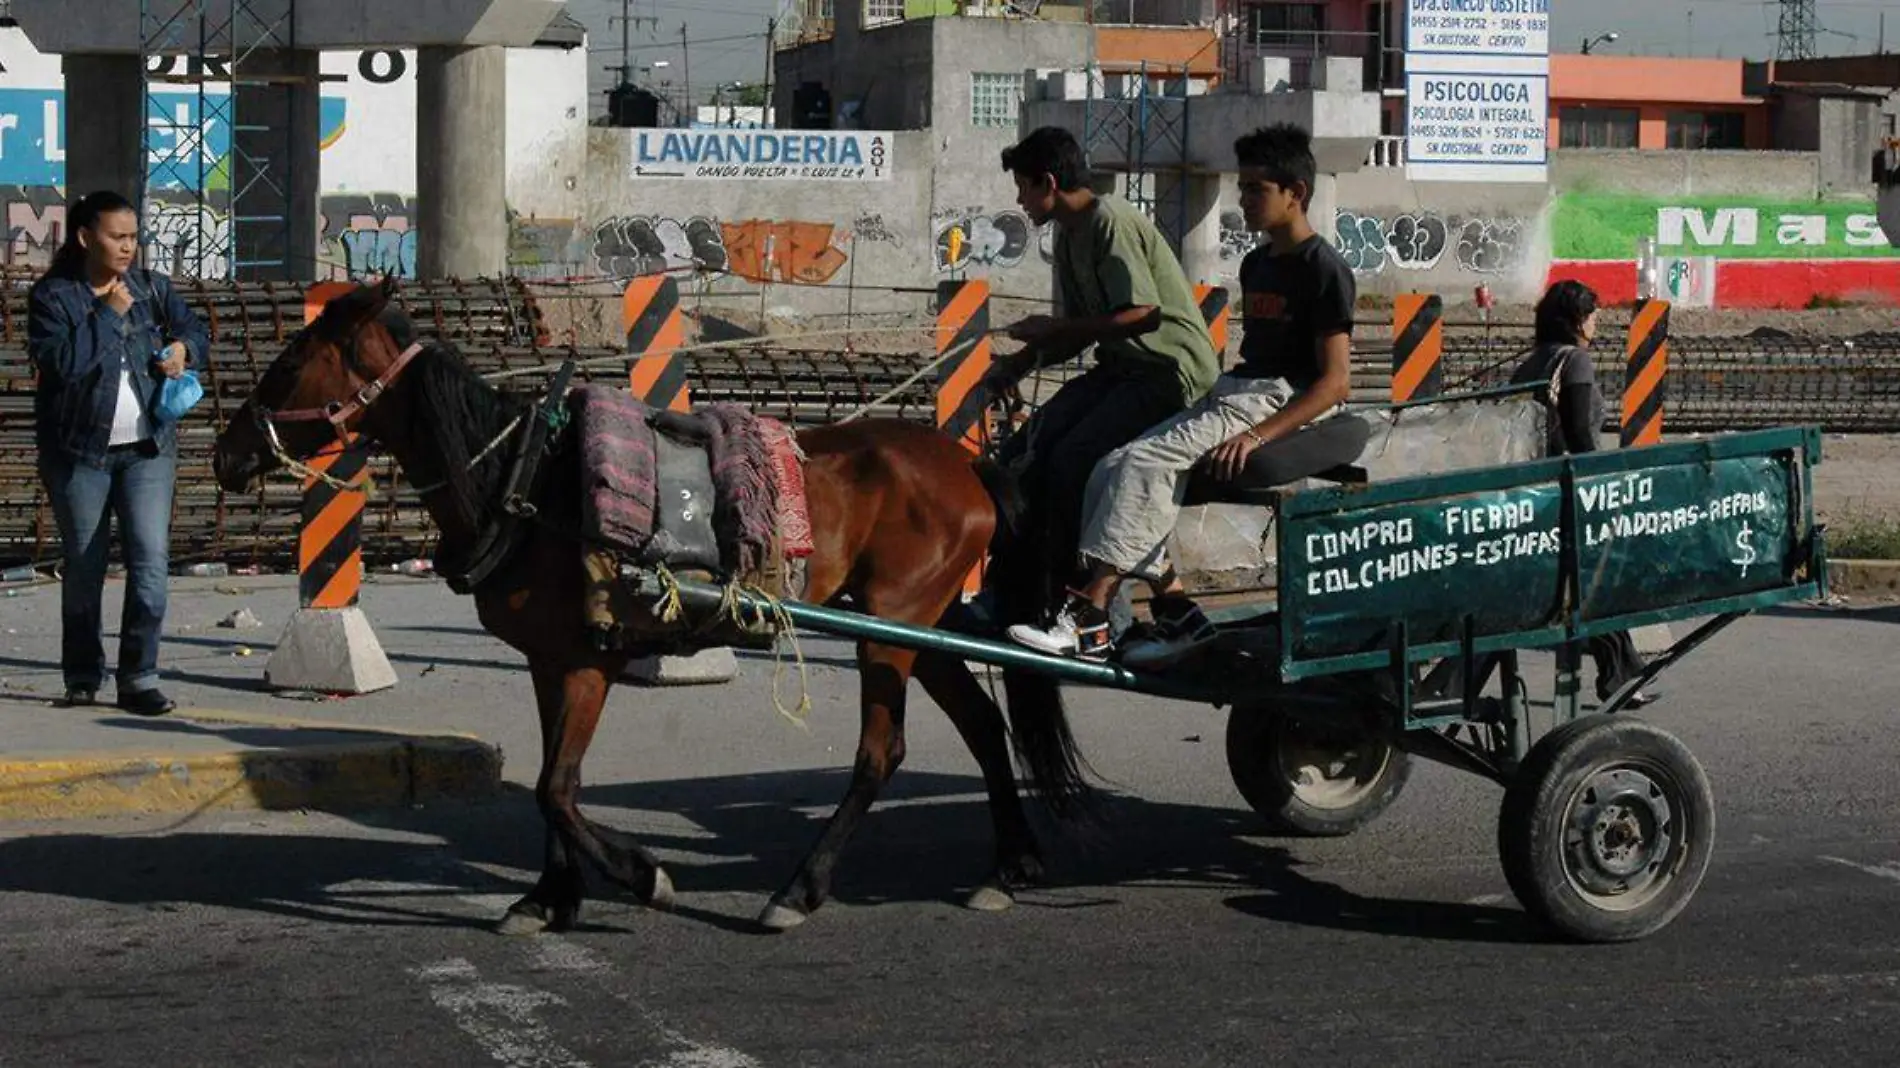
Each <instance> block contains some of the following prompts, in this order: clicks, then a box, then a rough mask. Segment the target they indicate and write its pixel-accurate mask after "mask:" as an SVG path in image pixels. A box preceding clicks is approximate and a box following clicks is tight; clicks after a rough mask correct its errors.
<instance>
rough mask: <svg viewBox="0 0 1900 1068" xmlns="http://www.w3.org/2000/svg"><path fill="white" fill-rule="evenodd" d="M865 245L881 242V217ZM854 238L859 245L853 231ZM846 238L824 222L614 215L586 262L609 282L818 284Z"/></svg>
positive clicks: (835, 266) (837, 263)
mask: <svg viewBox="0 0 1900 1068" xmlns="http://www.w3.org/2000/svg"><path fill="white" fill-rule="evenodd" d="M876 224H877V227H878V228H879V229H878V231H877V233H876V234H874V235H873V237H871V238H869V239H870V240H877V239H880V236H881V237H882V239H888V240H895V239H894V238H891V237H890V236H889V232H888V230H886V229H883V224H882V219H881V217H880V218H879V219H878V220H876ZM856 239H857V240H866V239H867V238H865V237H864V236H863V235H862V234H861V233H860V234H859V235H858V236H857V238H856ZM852 240H853V235H852V232H850V231H845V230H841V229H840V228H839V227H838V226H837V225H835V224H833V223H827V222H804V221H800V220H780V219H746V220H743V221H740V222H722V221H720V220H717V219H710V218H706V217H704V216H694V217H691V218H687V219H674V218H667V217H664V216H654V215H639V216H620V217H615V218H611V219H608V220H606V221H605V222H602V223H599V224H597V225H596V226H595V227H594V250H593V251H594V263H595V265H596V266H597V267H598V268H599V270H600V272H601V273H602V274H605V275H609V276H612V277H615V278H635V277H639V276H641V275H649V274H664V273H667V272H695V273H707V274H727V275H732V276H734V277H738V278H743V279H746V280H748V281H752V282H778V283H785V284H790V285H823V284H825V283H826V282H829V281H831V280H832V279H833V278H835V277H836V276H837V274H838V272H839V271H840V270H842V269H843V268H844V266H845V264H846V263H848V262H849V261H850V253H849V251H848V248H849V245H850V244H851V242H852Z"/></svg>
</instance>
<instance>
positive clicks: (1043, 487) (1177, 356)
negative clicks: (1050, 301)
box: [990, 127, 1220, 643]
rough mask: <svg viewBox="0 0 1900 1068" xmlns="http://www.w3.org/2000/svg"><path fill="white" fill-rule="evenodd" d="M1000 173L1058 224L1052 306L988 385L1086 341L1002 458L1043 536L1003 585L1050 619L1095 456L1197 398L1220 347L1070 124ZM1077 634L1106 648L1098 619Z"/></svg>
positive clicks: (1162, 251)
mask: <svg viewBox="0 0 1900 1068" xmlns="http://www.w3.org/2000/svg"><path fill="white" fill-rule="evenodd" d="M1003 169H1004V170H1006V171H1009V172H1010V174H1011V175H1012V176H1013V177H1014V179H1015V182H1016V203H1017V205H1018V206H1020V207H1021V208H1022V209H1023V211H1024V213H1025V214H1027V215H1028V216H1029V218H1030V219H1031V221H1033V222H1034V223H1035V224H1036V225H1037V226H1041V225H1043V224H1045V223H1049V222H1053V223H1055V225H1056V240H1055V263H1054V273H1055V280H1056V287H1057V293H1058V297H1059V300H1060V311H1061V315H1059V316H1046V315H1037V316H1031V317H1029V318H1027V319H1024V320H1022V321H1021V322H1019V323H1017V324H1016V325H1015V326H1014V327H1012V328H1011V329H1010V336H1011V337H1012V338H1015V339H1016V340H1018V341H1022V342H1025V343H1026V344H1025V347H1024V349H1023V350H1022V351H1021V352H1019V353H1017V354H1015V355H1014V356H1009V357H1004V358H1002V359H1000V360H998V361H997V363H996V369H995V370H994V371H993V372H992V374H991V378H990V385H991V386H992V388H1007V387H1011V386H1014V385H1015V383H1016V382H1017V381H1018V380H1020V379H1021V378H1022V377H1023V376H1024V375H1026V374H1028V373H1029V372H1031V371H1034V370H1036V369H1037V368H1040V367H1045V366H1049V365H1053V364H1059V363H1063V362H1065V361H1067V360H1070V359H1072V358H1074V357H1076V356H1078V355H1080V354H1081V353H1082V351H1083V350H1084V349H1087V348H1088V347H1089V346H1091V345H1093V346H1094V347H1095V359H1096V363H1095V366H1094V367H1092V368H1090V369H1089V370H1088V371H1086V372H1084V373H1083V374H1082V375H1080V376H1079V377H1077V378H1075V379H1073V380H1071V381H1070V382H1068V383H1067V384H1065V385H1064V386H1063V387H1062V388H1061V389H1059V390H1057V391H1056V393H1055V395H1054V396H1052V397H1050V398H1049V401H1048V403H1047V404H1044V405H1043V406H1042V408H1041V409H1040V410H1039V411H1038V412H1037V413H1036V414H1035V416H1034V417H1032V418H1031V419H1030V421H1029V423H1028V424H1027V425H1026V426H1025V427H1024V428H1023V431H1022V433H1020V434H1018V435H1016V436H1015V437H1013V438H1011V439H1010V441H1009V442H1008V443H1007V444H1006V445H1005V446H1004V448H1003V449H1002V450H1001V451H1000V453H999V459H1000V460H1001V461H1002V462H1003V463H1004V465H1005V466H1006V467H1011V468H1015V469H1017V470H1018V472H1019V477H1020V478H1021V479H1022V480H1023V489H1024V494H1023V495H1024V498H1025V499H1026V501H1027V502H1028V505H1029V508H1030V512H1031V514H1030V516H1029V517H1028V519H1029V524H1028V525H1027V530H1028V531H1030V532H1031V533H1032V534H1045V535H1046V537H1045V538H1044V540H1043V541H1042V543H1041V547H1040V548H1041V554H1040V557H1039V558H1038V559H1037V560H1036V561H1035V564H1036V566H1038V567H1039V574H1038V575H1036V576H1034V578H1033V579H1032V578H1031V577H1030V576H1027V575H1015V576H1012V577H1011V579H1010V580H1009V581H1011V582H1024V581H1030V582H1032V583H1033V586H1034V594H1035V595H1036V596H1035V611H1034V612H1033V613H1031V615H1033V616H1041V617H1042V618H1044V619H1052V618H1053V617H1052V616H1051V615H1049V613H1048V605H1049V601H1050V600H1051V598H1050V597H1049V594H1050V593H1053V592H1054V590H1053V589H1051V587H1052V585H1053V583H1054V582H1057V581H1061V582H1065V583H1072V582H1074V581H1076V580H1079V578H1080V577H1081V574H1082V573H1081V572H1080V570H1079V567H1078V563H1079V561H1078V558H1077V556H1076V543H1077V540H1078V538H1079V535H1080V527H1081V522H1082V501H1083V494H1084V492H1085V491H1086V489H1087V487H1088V483H1089V477H1090V474H1091V473H1092V472H1093V471H1094V470H1095V465H1096V464H1097V463H1098V462H1099V461H1100V460H1101V459H1102V458H1103V457H1104V456H1107V455H1108V454H1109V453H1111V452H1113V451H1115V450H1116V449H1118V448H1120V447H1122V446H1123V445H1126V444H1128V443H1129V442H1130V441H1133V440H1134V439H1135V438H1137V437H1139V436H1140V435H1141V434H1143V433H1144V432H1146V431H1147V430H1148V428H1150V427H1152V426H1154V425H1156V424H1157V423H1161V422H1163V421H1165V420H1167V419H1169V418H1172V417H1173V416H1174V415H1176V414H1177V413H1179V412H1181V411H1183V410H1184V409H1186V408H1187V407H1188V406H1189V405H1191V404H1193V403H1195V402H1196V401H1198V400H1200V399H1201V397H1202V396H1203V395H1205V394H1206V393H1207V391H1208V389H1209V388H1211V387H1212V386H1213V384H1214V380H1215V379H1216V378H1217V377H1219V375H1220V354H1218V353H1216V352H1215V351H1214V340H1213V337H1212V336H1211V335H1210V334H1209V333H1208V329H1207V324H1206V322H1205V321H1203V320H1202V318H1201V312H1200V306H1199V303H1198V302H1197V301H1196V300H1195V299H1194V290H1193V287H1192V286H1190V285H1189V284H1188V280H1187V276H1186V275H1185V274H1184V273H1183V272H1182V270H1181V264H1180V262H1179V261H1178V260H1176V259H1175V256H1174V253H1173V252H1172V251H1171V250H1170V249H1169V248H1168V245H1167V242H1166V241H1164V240H1163V239H1162V237H1161V234H1160V232H1159V231H1158V230H1156V229H1155V226H1154V224H1153V223H1152V222H1150V221H1149V220H1148V218H1147V217H1146V216H1144V215H1142V214H1141V212H1140V211H1138V210H1137V209H1136V208H1135V207H1134V206H1133V205H1131V204H1129V203H1128V202H1127V201H1126V200H1123V199H1121V198H1120V197H1115V196H1108V195H1098V194H1096V193H1095V192H1094V191H1092V190H1091V189H1090V188H1089V187H1088V172H1087V167H1086V165H1085V163H1084V160H1083V154H1082V147H1081V145H1079V144H1077V143H1076V140H1075V138H1074V137H1073V136H1072V135H1071V134H1069V133H1068V131H1066V130H1062V129H1058V128H1055V127H1044V128H1042V129H1039V130H1036V131H1034V132H1033V133H1031V134H1030V135H1029V136H1028V137H1027V138H1025V139H1023V141H1022V142H1021V143H1019V144H1017V145H1016V146H1015V147H1013V148H1010V149H1007V150H1006V151H1004V153H1003ZM1008 592H1009V593H1011V594H1012V595H1021V594H1022V593H1023V592H1024V591H1023V590H1022V589H1020V588H1017V589H1012V590H1010V591H1008ZM1011 614H1012V615H1019V616H1020V615H1021V614H1020V613H1011ZM1088 637H1089V640H1091V641H1093V640H1097V639H1099V640H1100V641H1101V642H1103V643H1106V641H1107V639H1108V630H1107V627H1106V625H1105V624H1104V625H1103V626H1102V627H1101V628H1100V633H1099V634H1094V633H1091V634H1090V635H1089V636H1088Z"/></svg>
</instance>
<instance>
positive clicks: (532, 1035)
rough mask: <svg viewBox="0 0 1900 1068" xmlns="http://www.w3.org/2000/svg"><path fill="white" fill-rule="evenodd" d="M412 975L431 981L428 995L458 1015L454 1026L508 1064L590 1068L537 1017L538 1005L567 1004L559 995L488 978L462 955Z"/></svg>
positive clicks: (519, 1067)
mask: <svg viewBox="0 0 1900 1068" xmlns="http://www.w3.org/2000/svg"><path fill="white" fill-rule="evenodd" d="M414 974H415V976H416V977H417V978H418V979H421V980H422V981H423V982H424V983H427V984H428V985H429V999H430V1000H431V1001H434V1002H435V1004H436V1007H437V1008H440V1009H442V1010H443V1011H445V1012H447V1013H448V1014H449V1015H450V1016H452V1017H454V1018H455V1025H456V1026H457V1027H460V1028H461V1029H462V1030H463V1031H464V1032H466V1033H467V1034H468V1035H469V1037H471V1038H473V1039H474V1040H475V1043H476V1045H479V1046H480V1047H481V1048H482V1050H483V1052H485V1053H487V1054H488V1055H489V1056H490V1057H492V1058H493V1059H495V1060H496V1061H499V1062H500V1063H502V1064H505V1065H508V1066H509V1068H590V1066H589V1065H588V1063H587V1062H586V1061H584V1060H582V1059H580V1058H579V1057H576V1056H575V1055H574V1054H573V1053H571V1052H569V1051H568V1050H567V1049H565V1048H563V1047H562V1046H561V1044H560V1043H558V1042H556V1041H555V1040H554V1032H552V1031H550V1030H549V1029H548V1026H547V1025H546V1024H544V1023H542V1022H541V1021H540V1020H537V1019H535V1015H534V1014H535V1010H537V1009H540V1008H544V1007H546V1006H549V1005H565V1004H567V1000H566V999H565V998H562V997H561V996H559V995H558V994H550V993H548V992H547V991H545V990H534V989H530V988H528V987H525V986H514V985H511V984H508V983H484V982H482V981H481V975H480V974H479V973H478V972H476V970H475V965H473V964H471V963H469V962H468V961H467V960H466V959H464V958H461V957H453V958H450V959H449V960H445V961H440V962H438V963H436V964H432V965H429V966H428V967H426V968H418V969H416V970H415V972H414Z"/></svg>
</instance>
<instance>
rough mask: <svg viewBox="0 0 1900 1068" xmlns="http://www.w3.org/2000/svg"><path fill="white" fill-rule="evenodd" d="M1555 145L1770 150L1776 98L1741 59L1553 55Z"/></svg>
mask: <svg viewBox="0 0 1900 1068" xmlns="http://www.w3.org/2000/svg"><path fill="white" fill-rule="evenodd" d="M1549 138H1550V146H1551V147H1552V148H1642V149H1660V148H1726V149H1765V148H1768V147H1769V142H1770V125H1769V110H1768V101H1767V99H1766V98H1764V97H1760V96H1750V95H1748V94H1747V93H1746V92H1744V91H1743V85H1742V61H1741V60H1739V59H1664V58H1658V57H1651V56H1604V55H1553V56H1551V57H1550V130H1549Z"/></svg>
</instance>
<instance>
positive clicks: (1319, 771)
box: [1279, 720, 1392, 808]
mask: <svg viewBox="0 0 1900 1068" xmlns="http://www.w3.org/2000/svg"><path fill="white" fill-rule="evenodd" d="M1284 731H1285V733H1284V734H1283V735H1282V737H1281V744H1280V747H1279V755H1280V769H1281V771H1282V773H1283V774H1284V775H1285V776H1286V781H1287V782H1288V783H1289V784H1291V785H1292V787H1293V792H1294V794H1295V795H1296V796H1298V797H1299V799H1300V800H1301V801H1304V802H1305V803H1307V804H1309V805H1312V806H1314V807H1316V808H1346V807H1348V806H1351V805H1353V804H1355V803H1357V802H1358V801H1360V800H1361V799H1362V798H1364V797H1365V795H1366V793H1367V792H1368V791H1370V790H1371V789H1373V788H1374V787H1375V786H1376V785H1377V783H1378V781H1379V777H1380V774H1381V773H1382V772H1384V770H1385V766H1386V763H1387V762H1388V761H1390V760H1391V759H1392V751H1391V748H1390V747H1389V746H1387V745H1385V744H1384V743H1382V742H1379V741H1377V740H1372V739H1363V738H1362V739H1355V740H1352V741H1345V740H1342V739H1333V738H1327V737H1324V736H1322V735H1321V734H1319V733H1318V732H1316V731H1313V730H1312V729H1310V728H1306V727H1304V726H1303V725H1301V724H1299V723H1298V722H1296V721H1293V720H1288V721H1287V723H1286V725H1285V728H1284Z"/></svg>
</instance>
